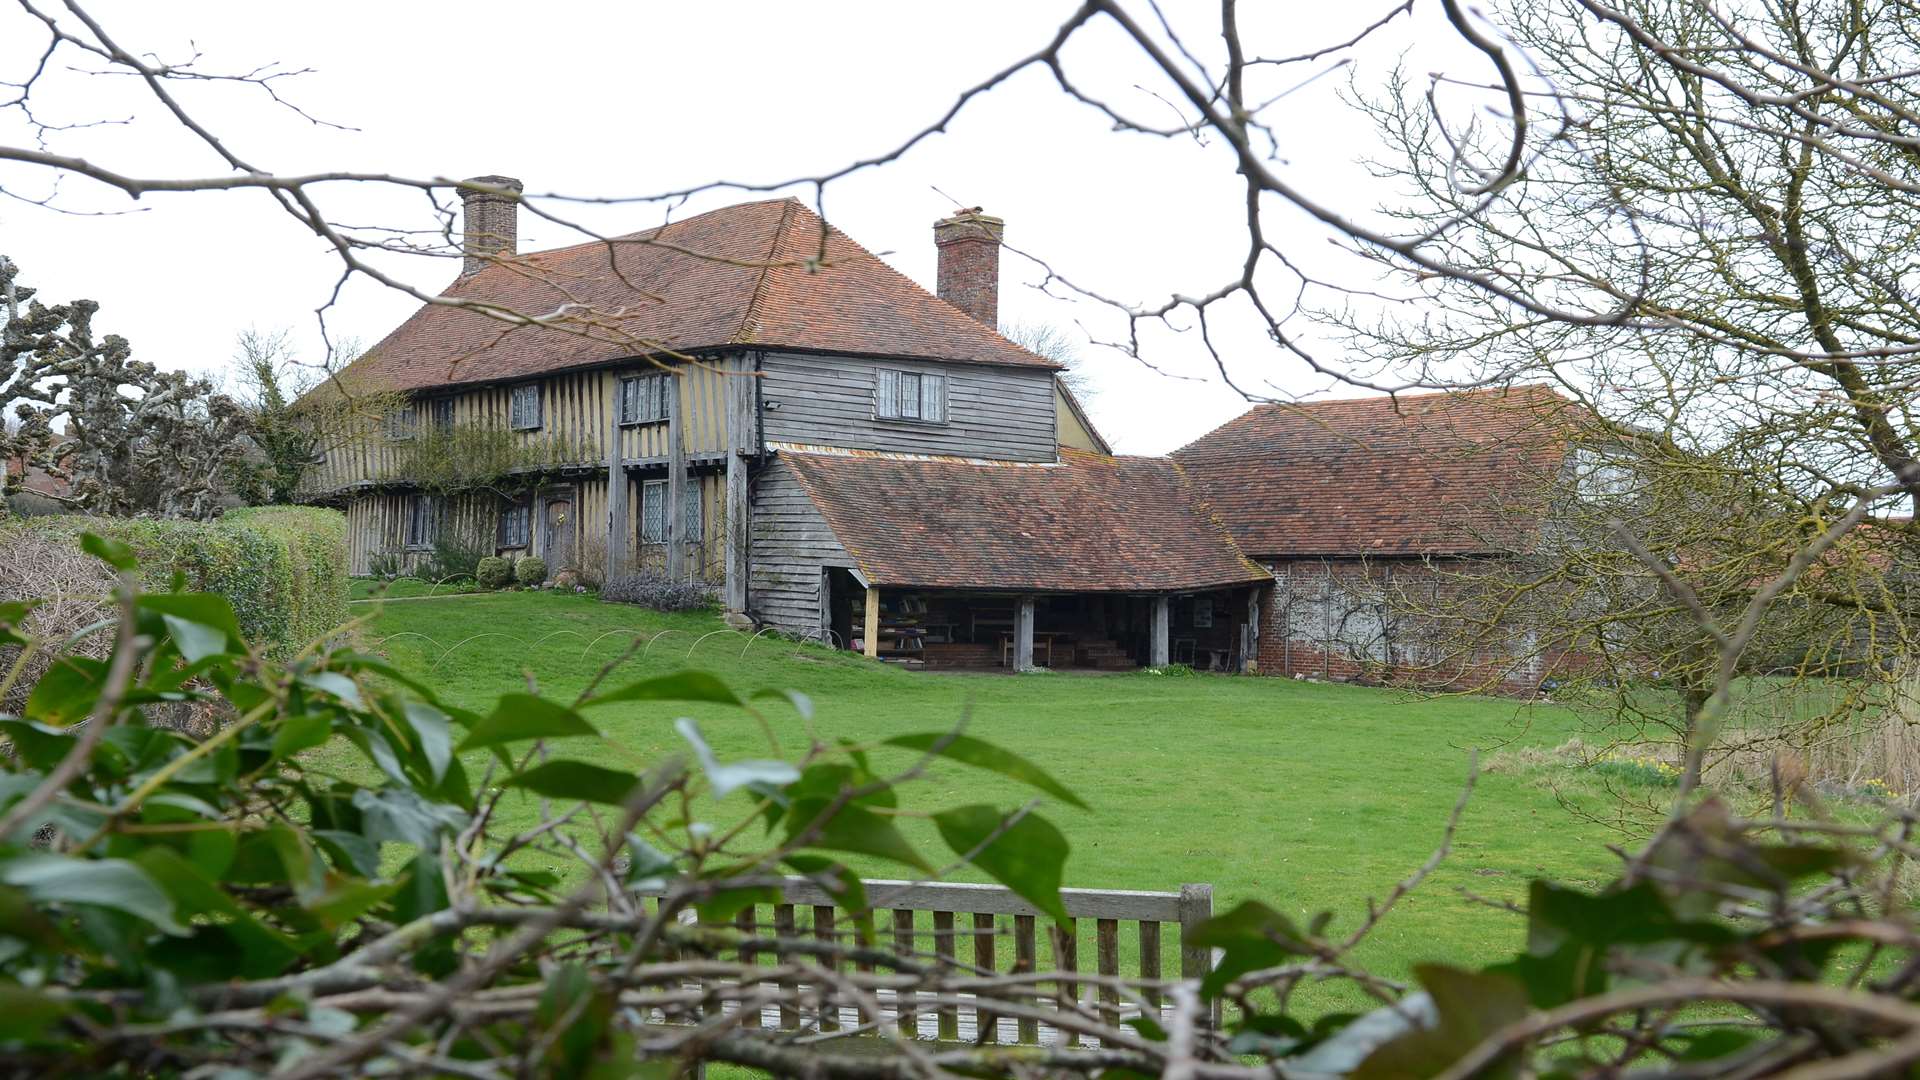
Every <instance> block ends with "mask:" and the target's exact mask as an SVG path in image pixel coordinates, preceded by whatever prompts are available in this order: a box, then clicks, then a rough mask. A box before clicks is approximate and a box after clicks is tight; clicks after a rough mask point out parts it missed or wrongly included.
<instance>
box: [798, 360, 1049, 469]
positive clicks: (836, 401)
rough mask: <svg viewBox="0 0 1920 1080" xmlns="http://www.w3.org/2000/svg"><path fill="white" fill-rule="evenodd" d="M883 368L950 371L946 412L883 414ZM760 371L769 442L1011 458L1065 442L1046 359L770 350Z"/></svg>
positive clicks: (1037, 454) (1043, 453) (1035, 457)
mask: <svg viewBox="0 0 1920 1080" xmlns="http://www.w3.org/2000/svg"><path fill="white" fill-rule="evenodd" d="M882 368H887V369H891V370H895V371H907V372H919V373H926V374H932V375H941V376H944V377H945V378H946V380H947V410H946V412H947V419H946V421H945V422H944V423H939V424H923V423H915V422H912V421H895V420H880V419H877V418H876V417H875V412H874V387H875V381H876V379H877V377H878V376H877V374H876V373H877V372H878V371H879V370H880V369H882ZM761 371H762V380H761V386H760V395H761V400H762V402H763V406H762V407H763V409H764V410H765V416H764V419H763V423H764V425H765V428H766V438H767V441H768V442H770V443H804V444H813V445H819V446H844V447H849V448H853V449H866V450H893V451H899V452H903V453H913V454H945V455H952V456H957V457H978V458H994V459H999V460H1005V461H1052V460H1053V458H1054V448H1055V447H1056V446H1057V445H1058V443H1057V442H1056V439H1055V435H1054V423H1055V408H1056V406H1055V403H1054V390H1053V372H1052V371H1051V370H1048V369H1045V368H1015V367H987V366H984V365H965V364H942V363H936V362H932V361H925V360H889V359H868V358H863V357H850V356H809V355H802V354H798V353H768V354H767V356H766V358H765V360H764V361H763V362H762V366H761Z"/></svg>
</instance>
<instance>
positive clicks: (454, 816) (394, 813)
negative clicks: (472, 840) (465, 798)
mask: <svg viewBox="0 0 1920 1080" xmlns="http://www.w3.org/2000/svg"><path fill="white" fill-rule="evenodd" d="M353 805H354V807H355V808H356V809H358V810H359V811H360V815H361V818H362V820H363V821H364V822H365V826H364V828H365V832H366V837H367V839H369V840H372V841H374V842H376V843H382V842H386V841H393V842H396V843H402V844H412V845H413V846H414V847H417V848H419V849H420V850H422V851H437V850H439V847H440V834H441V833H443V832H457V831H459V830H460V829H462V828H464V827H465V826H466V824H467V815H466V812H465V811H463V810H461V809H460V808H459V807H457V806H448V805H447V804H445V803H436V802H429V801H427V800H426V799H425V798H424V797H422V796H421V795H420V793H419V792H417V791H415V790H413V789H412V788H404V787H391V786H390V787H383V788H381V789H380V790H378V791H368V790H366V789H364V788H363V789H361V790H359V791H356V792H354V793H353Z"/></svg>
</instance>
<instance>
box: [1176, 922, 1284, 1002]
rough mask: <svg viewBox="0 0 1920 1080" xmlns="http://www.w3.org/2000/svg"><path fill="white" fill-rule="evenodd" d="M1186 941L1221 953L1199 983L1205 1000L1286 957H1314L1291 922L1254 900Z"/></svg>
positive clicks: (1205, 925) (1200, 928)
mask: <svg viewBox="0 0 1920 1080" xmlns="http://www.w3.org/2000/svg"><path fill="white" fill-rule="evenodd" d="M1187 940H1188V942H1189V943H1190V944H1193V945H1199V946H1203V947H1205V948H1209V949H1219V950H1220V951H1221V956H1220V962H1219V963H1218V964H1216V965H1214V969H1213V970H1212V971H1210V972H1208V973H1207V977H1206V978H1205V979H1204V980H1202V981H1201V983H1200V992H1201V993H1202V994H1204V995H1206V996H1207V997H1217V996H1218V995H1219V993H1220V991H1221V990H1223V989H1225V988H1226V986H1227V984H1228V983H1231V982H1232V981H1233V980H1235V979H1237V978H1239V977H1240V976H1242V975H1245V974H1246V973H1248V972H1250V971H1263V970H1265V969H1267V968H1270V967H1275V966H1277V965H1279V964H1282V963H1285V962H1286V960H1287V958H1288V957H1292V956H1311V955H1312V954H1313V950H1312V948H1311V947H1310V945H1309V944H1308V942H1307V940H1306V938H1305V935H1303V934H1301V933H1300V928H1299V927H1298V926H1296V925H1294V922H1293V920H1292V919H1289V918H1287V917H1286V916H1285V915H1282V914H1281V913H1279V912H1277V911H1275V910H1273V909H1272V908H1270V907H1268V906H1267V905H1265V904H1262V903H1260V902H1259V901H1257V900H1246V901H1242V902H1241V903H1239V904H1237V905H1235V906H1234V908H1233V909H1232V910H1231V911H1228V912H1225V913H1224V914H1220V915H1216V916H1214V917H1213V918H1211V919H1208V920H1206V921H1204V922H1202V923H1201V924H1200V925H1198V926H1196V927H1194V929H1193V933H1192V935H1191V936H1190V937H1189V938H1188V939H1187Z"/></svg>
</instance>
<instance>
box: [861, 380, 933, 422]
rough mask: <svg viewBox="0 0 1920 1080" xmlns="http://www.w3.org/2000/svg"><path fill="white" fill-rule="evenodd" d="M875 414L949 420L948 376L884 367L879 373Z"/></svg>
mask: <svg viewBox="0 0 1920 1080" xmlns="http://www.w3.org/2000/svg"><path fill="white" fill-rule="evenodd" d="M873 414H874V415H875V416H876V417H879V418H880V419H882V420H909V421H914V422H917V423H922V424H944V423H946V422H947V377H946V376H945V375H930V374H927V373H924V372H918V371H896V370H894V369H892V368H881V369H880V370H879V372H877V373H876V375H875V381H874V391H873Z"/></svg>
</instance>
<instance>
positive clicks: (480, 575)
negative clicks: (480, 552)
mask: <svg viewBox="0 0 1920 1080" xmlns="http://www.w3.org/2000/svg"><path fill="white" fill-rule="evenodd" d="M473 580H475V581H477V582H479V583H480V587H481V588H483V589H503V588H505V587H506V585H507V583H508V582H510V581H512V580H513V564H512V563H510V562H508V561H507V560H505V559H503V558H501V557H500V556H498V555H489V556H487V557H486V558H484V559H481V560H480V561H479V562H478V563H476V564H475V565H474V568H473Z"/></svg>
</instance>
